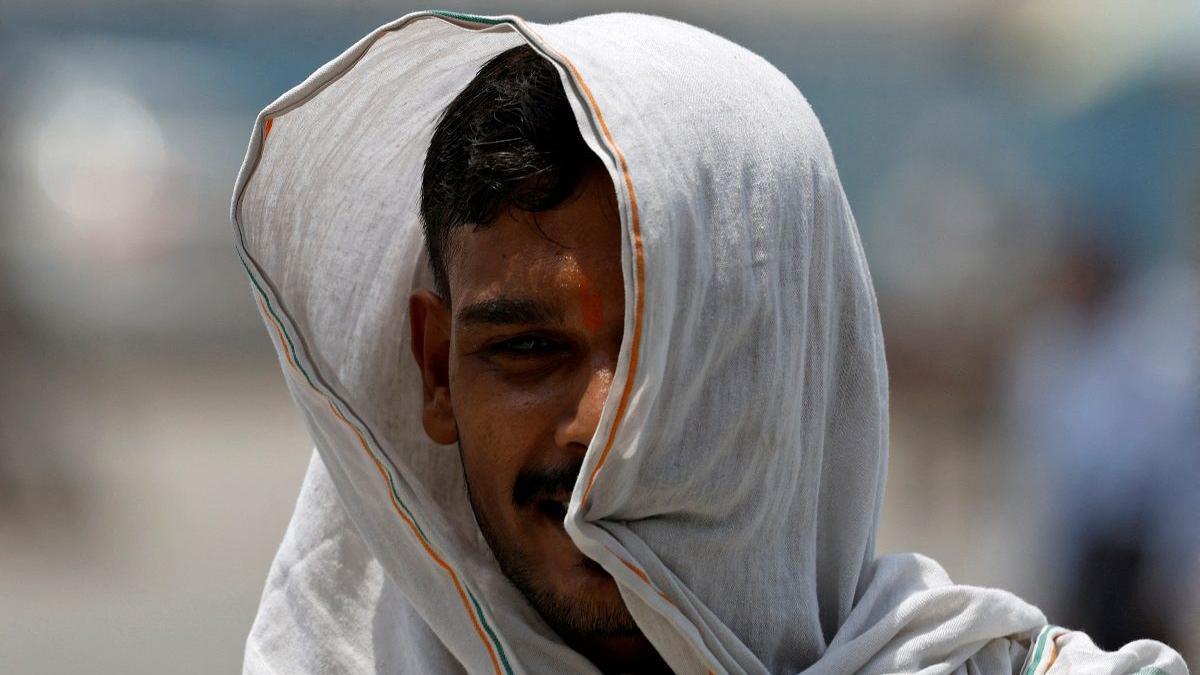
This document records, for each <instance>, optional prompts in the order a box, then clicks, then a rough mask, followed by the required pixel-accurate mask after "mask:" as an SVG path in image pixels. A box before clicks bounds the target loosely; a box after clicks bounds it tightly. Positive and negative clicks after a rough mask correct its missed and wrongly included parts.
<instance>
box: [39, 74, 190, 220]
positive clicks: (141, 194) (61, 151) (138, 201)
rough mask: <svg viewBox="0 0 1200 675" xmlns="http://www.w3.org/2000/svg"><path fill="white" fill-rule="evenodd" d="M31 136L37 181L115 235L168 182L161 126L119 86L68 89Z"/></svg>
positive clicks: (66, 207) (60, 202) (68, 209)
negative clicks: (118, 87)
mask: <svg viewBox="0 0 1200 675" xmlns="http://www.w3.org/2000/svg"><path fill="white" fill-rule="evenodd" d="M32 136H33V137H32V139H31V140H32V144H31V146H32V148H31V149H32V152H33V157H32V159H33V165H34V170H35V175H36V177H37V182H38V184H39V185H40V187H41V188H42V190H43V191H44V192H45V193H46V196H47V197H48V198H49V199H50V201H51V203H52V204H54V205H55V206H56V207H58V208H59V209H61V210H62V211H63V212H65V213H66V214H67V215H69V216H70V217H71V219H72V220H73V221H75V222H76V224H77V225H78V226H82V227H97V226H99V227H101V228H102V229H106V230H107V229H109V228H108V227H105V224H108V225H110V226H111V227H112V228H113V229H112V231H111V232H109V234H113V235H119V234H120V233H121V229H122V228H121V225H120V223H122V222H131V221H135V220H137V218H136V216H137V215H138V214H139V212H140V211H141V210H142V209H143V208H144V207H146V205H147V204H148V203H149V202H150V200H151V199H152V198H153V196H154V193H155V191H156V190H157V189H158V187H159V184H160V183H161V182H162V179H163V175H164V171H165V168H166V163H167V152H166V144H165V142H164V140H163V135H162V130H161V128H160V127H159V124H158V122H157V121H156V120H155V119H154V116H153V115H152V114H151V113H150V112H149V111H148V110H147V109H146V107H145V106H143V105H142V104H141V103H139V102H138V101H137V100H136V99H134V98H132V97H131V96H129V95H127V94H125V93H123V92H121V91H119V90H117V89H114V88H107V87H96V86H81V87H78V88H73V89H70V90H68V91H67V92H65V93H64V95H63V96H61V98H59V99H58V100H57V101H55V102H54V103H52V104H51V106H50V108H49V110H48V111H47V113H46V115H45V117H44V118H43V119H42V120H41V122H40V123H37V124H36V126H35V128H34V130H33V134H32ZM76 234H84V233H82V232H80V233H76ZM86 238H90V237H85V239H86Z"/></svg>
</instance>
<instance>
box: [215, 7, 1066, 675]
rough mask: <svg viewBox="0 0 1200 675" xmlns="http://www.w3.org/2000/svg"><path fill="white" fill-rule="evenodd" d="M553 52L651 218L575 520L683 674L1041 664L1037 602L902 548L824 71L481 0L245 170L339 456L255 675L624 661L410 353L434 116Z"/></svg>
mask: <svg viewBox="0 0 1200 675" xmlns="http://www.w3.org/2000/svg"><path fill="white" fill-rule="evenodd" d="M525 42H528V43H529V44H530V45H532V46H533V48H534V49H535V50H536V51H537V52H539V53H540V54H542V55H544V56H545V57H546V58H547V59H549V60H550V61H551V62H552V63H553V64H554V65H555V67H556V68H557V69H558V71H559V72H560V74H561V77H562V83H563V86H564V88H565V90H566V93H567V96H568V98H569V100H570V102H571V106H572V109H573V110H574V113H575V116H576V120H577V122H578V126H579V130H580V132H581V134H582V135H583V138H584V139H585V142H586V143H587V144H588V145H589V147H590V148H591V149H592V150H593V151H594V152H595V153H596V155H597V156H598V157H599V159H600V161H601V162H602V163H603V165H604V167H605V168H606V169H607V172H608V174H609V176H610V177H611V179H612V183H613V187H614V189H615V191H616V196H617V202H618V205H619V211H620V220H621V226H622V229H623V234H624V236H623V238H622V239H623V241H622V255H621V261H622V267H623V274H624V283H625V289H626V293H625V303H626V306H625V326H624V338H623V342H622V346H621V352H620V359H619V363H618V368H617V371H616V375H615V379H614V382H613V384H612V388H611V390H610V393H609V395H608V399H607V401H606V404H605V407H604V411H603V414H602V416H601V420H600V423H599V426H598V428H597V431H596V433H595V436H594V438H593V439H592V442H591V444H590V446H589V447H588V450H587V454H586V458H585V460H584V463H583V468H582V470H581V473H580V475H579V479H578V482H577V483H576V485H575V488H574V492H573V495H572V498H571V502H570V506H569V510H568V513H567V516H566V529H567V532H568V533H569V535H570V537H571V539H572V540H573V541H574V542H575V544H576V545H577V546H578V547H579V548H580V549H581V550H582V551H583V552H584V553H585V554H586V555H587V556H589V557H590V558H592V559H594V560H595V561H597V562H598V563H599V564H600V565H601V566H602V567H603V568H604V569H605V570H607V571H608V572H609V573H610V574H611V575H612V576H613V577H614V578H615V580H616V582H617V584H618V587H619V589H620V593H621V596H622V598H623V599H624V600H625V603H626V604H627V606H628V607H629V610H630V612H631V613H632V615H633V617H634V618H635V619H636V621H637V622H638V624H639V626H640V627H641V628H642V630H643V632H644V633H645V634H646V636H647V637H648V638H649V639H650V641H651V642H652V643H653V644H654V646H655V647H656V648H657V649H658V651H659V652H660V653H661V654H662V656H663V657H664V659H665V660H666V661H667V663H668V664H669V665H670V666H671V667H672V669H674V670H675V671H676V672H681V673H705V672H711V673H726V672H731V673H732V672H738V673H741V672H744V673H768V672H770V673H792V672H800V671H805V672H811V673H850V672H860V673H885V672H914V671H918V670H920V671H922V672H930V673H934V672H972V673H1000V672H1003V673H1011V672H1012V670H1013V664H1014V659H1016V661H1015V662H1016V663H1019V662H1020V659H1022V658H1023V657H1024V655H1025V652H1026V645H1028V644H1029V641H1030V639H1031V638H1032V637H1033V636H1034V635H1036V633H1037V630H1038V629H1039V628H1041V627H1042V626H1043V625H1044V624H1045V623H1046V621H1045V618H1044V617H1043V616H1042V614H1041V613H1040V612H1039V611H1038V610H1037V609H1035V608H1034V607H1032V606H1030V605H1028V604H1025V603H1024V602H1022V601H1021V600H1019V599H1017V598H1016V597H1014V596H1012V595H1010V594H1008V593H1005V592H1003V591H997V590H988V589H980V588H971V587H965V586H955V585H952V584H950V582H949V580H948V579H947V577H946V575H945V574H944V572H943V571H942V570H941V568H940V567H938V566H937V565H936V563H934V562H932V561H931V560H928V559H926V558H923V557H920V556H916V555H900V556H888V557H883V558H878V559H877V558H876V557H875V553H874V541H875V530H876V526H877V522H878V518H879V510H880V504H881V500H882V494H883V484H884V474H885V464H886V457H887V437H888V417H887V409H888V406H887V378H886V369H885V364H884V355H883V354H884V353H883V342H882V336H881V333H880V325H879V314H878V310H877V307H876V301H875V295H874V291H873V290H872V286H871V280H870V276H869V273H868V270H867V265H866V261H865V258H864V256H863V251H862V246H861V244H860V242H859V237H858V232H857V230H856V227H855V224H854V219H853V217H852V215H851V213H850V208H849V206H848V204H847V202H846V197H845V195H844V193H843V191H842V188H841V185H840V182H839V180H838V175H837V170H836V168H835V166H834V161H833V157H832V154H831V153H830V149H829V147H828V144H827V142H826V139H825V135H824V132H823V131H822V130H821V127H820V124H819V123H818V122H817V119H816V117H815V116H814V114H813V112H812V110H811V109H810V107H809V105H808V103H807V102H806V101H805V99H804V98H803V96H801V94H800V92H799V91H797V89H796V88H795V86H793V84H792V83H791V82H790V81H789V80H788V79H787V77H785V76H784V75H783V74H781V73H780V72H779V71H778V70H776V69H775V68H774V67H772V66H771V65H770V64H768V63H767V62H766V61H764V60H763V59H761V58H760V57H758V56H756V55H755V54H752V53H751V52H749V51H747V50H745V49H743V48H741V47H739V46H737V45H735V44H732V43H730V42H728V41H726V40H724V39H722V38H720V37H717V36H715V35H713V34H710V33H708V32H705V31H703V30H700V29H697V28H695V27H692V26H688V25H686V24H682V23H678V22H675V21H670V20H666V19H662V18H657V17H650V16H642V15H632V14H611V15H602V16H594V17H587V18H582V19H578V20H574V21H570V22H566V23H561V24H554V25H538V24H533V23H529V22H525V21H523V20H521V19H519V18H517V17H512V16H504V17H475V16H467V15H461V14H455V13H450V12H421V13H416V14H410V15H408V16H406V17H404V18H402V19H399V20H397V21H395V22H393V23H390V24H387V25H385V26H383V27H381V28H379V29H377V30H376V31H374V32H372V33H371V34H370V35H368V36H366V37H365V38H363V39H362V40H361V41H359V42H358V43H357V44H355V45H354V46H353V47H351V48H350V49H349V50H347V51H346V52H345V53H344V54H342V55H341V56H339V57H338V58H337V59H335V60H333V61H332V62H330V63H329V64H327V65H326V66H324V67H323V68H321V69H320V70H318V71H317V72H316V73H314V74H313V75H312V76H311V77H310V78H309V79H308V80H306V81H305V82H304V83H302V84H301V85H299V86H298V87H296V88H294V89H293V90H291V91H289V92H288V93H286V94H285V95H284V96H282V97H281V98H280V99H279V100H277V101H275V102H274V103H272V104H271V105H270V106H268V107H267V108H266V109H265V110H264V111H263V112H262V113H261V114H260V116H259V118H258V121H257V124H256V126H255V130H254V133H253V135H252V137H251V142H250V148H249V152H248V154H247V158H246V161H245V164H244V165H243V167H242V171H241V174H240V175H239V177H238V183H237V188H236V190H235V194H234V200H233V208H232V216H233V221H234V224H235V228H236V231H237V235H238V244H237V245H238V250H239V253H240V255H241V256H242V259H243V261H244V262H245V265H246V268H247V272H248V274H249V275H250V279H251V281H252V283H253V292H254V296H255V299H256V302H257V303H258V306H259V308H260V309H261V312H262V315H263V318H264V320H265V321H266V323H267V326H268V329H269V332H270V333H271V336H272V339H273V340H274V343H275V346H276V348H277V350H278V355H279V359H280V363H281V365H282V368H283V371H284V374H285V377H286V379H287V383H288V386H289V388H290V390H291V392H292V394H293V396H294V397H295V399H296V402H297V403H298V405H299V407H300V408H301V409H302V411H303V413H304V417H305V420H306V422H307V425H308V427H309V430H310V432H311V435H312V438H313V440H314V443H315V446H316V453H315V455H314V457H313V459H312V464H311V467H310V470H309V473H308V475H307V478H306V480H305V484H304V487H303V490H302V493H301V496H300V500H299V504H298V505H297V508H296V514H295V516H294V518H293V521H292V524H291V526H290V528H289V530H288V533H287V535H286V538H285V540H284V542H283V545H282V547H281V549H280V552H279V555H278V557H277V559H276V561H275V564H274V566H273V567H272V570H271V574H270V578H269V580H268V583H267V588H266V591H265V593H264V596H263V599H262V605H261V608H260V611H259V615H258V618H257V620H256V622H255V625H254V628H253V630H252V633H251V636H250V639H249V641H248V644H247V649H246V671H247V672H251V673H260V672H261V673H334V672H369V671H372V670H373V671H376V672H421V673H427V672H428V673H448V672H463V671H464V670H465V671H467V672H471V673H546V672H594V668H593V666H592V665H591V664H590V663H589V662H587V661H586V660H584V659H583V658H582V657H581V656H580V655H578V654H577V653H575V652H574V651H572V650H571V649H569V648H567V647H566V646H565V645H564V644H563V642H562V641H561V640H560V639H559V638H558V637H557V636H556V635H555V634H554V632H553V631H552V630H551V629H550V628H549V627H548V626H547V625H546V624H545V623H544V622H543V621H542V620H541V618H540V617H539V616H538V615H537V614H536V612H535V611H534V610H533V609H532V608H531V607H530V606H529V604H528V603H527V602H526V601H525V599H524V597H523V596H522V595H521V594H520V593H519V592H518V591H517V590H516V588H515V587H514V586H513V585H512V584H511V583H510V582H509V581H508V579H507V578H506V577H504V576H503V574H501V572H500V570H499V568H498V566H497V564H496V562H495V560H494V558H493V557H492V554H491V551H490V550H489V548H488V547H487V544H486V543H485V542H484V540H483V537H482V536H481V534H480V532H479V528H478V526H477V525H476V523H475V520H474V517H473V515H472V512H471V509H470V506H469V502H468V497H467V493H466V488H465V485H464V480H463V471H462V467H461V464H460V460H459V456H458V453H457V452H455V451H453V450H450V451H447V449H446V448H445V447H440V446H436V445H434V444H433V443H432V442H431V441H430V440H429V439H428V438H427V437H426V435H425V433H424V431H423V429H422V426H421V420H420V401H421V382H420V374H419V372H418V369H417V367H416V366H415V364H414V363H413V362H412V359H411V357H410V356H409V339H408V334H409V333H408V327H407V316H406V311H407V299H408V296H409V293H410V292H411V291H412V290H413V289H416V288H422V287H424V288H430V287H432V275H431V273H430V271H429V269H428V266H427V264H426V261H425V259H424V252H423V242H422V231H421V225H420V220H419V215H418V206H419V195H420V187H421V169H422V163H423V160H424V155H425V151H426V148H427V146H428V144H429V141H430V138H431V136H432V133H433V129H434V125H435V123H436V120H437V117H438V115H439V114H440V113H441V111H442V110H443V109H444V108H445V107H446V105H447V104H448V103H449V102H450V100H451V99H452V98H453V97H454V96H455V95H456V94H457V92H458V91H460V90H461V89H462V87H463V86H465V85H466V83H467V82H468V81H470V79H471V78H472V76H473V75H474V74H475V72H476V71H477V70H478V68H479V67H480V66H481V65H482V64H483V63H484V62H486V61H487V60H488V59H489V58H490V57H492V56H494V55H496V54H497V53H499V52H501V51H503V50H505V49H507V48H509V47H513V46H515V45H519V44H522V43H525Z"/></svg>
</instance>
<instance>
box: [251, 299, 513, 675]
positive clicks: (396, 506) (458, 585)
mask: <svg viewBox="0 0 1200 675" xmlns="http://www.w3.org/2000/svg"><path fill="white" fill-rule="evenodd" d="M258 306H259V308H260V309H261V310H262V312H263V316H265V317H267V318H268V320H269V321H270V323H271V327H272V328H274V329H275V334H276V335H277V336H278V337H279V347H280V349H282V350H283V354H284V356H285V357H286V358H287V362H288V364H289V365H291V366H292V368H295V369H296V370H297V371H298V370H299V367H298V366H297V365H296V362H295V361H293V360H292V356H291V354H290V353H289V352H288V350H287V341H286V340H285V339H284V337H283V327H282V326H280V325H279V323H278V321H276V319H275V317H274V315H272V314H271V313H270V312H269V311H267V307H266V305H265V304H264V303H263V301H262V299H261V298H259V299H258ZM305 383H306V384H307V379H306V380H305ZM309 388H311V389H312V390H313V391H314V392H316V394H317V395H318V396H320V397H321V398H324V399H325V403H326V404H328V405H329V410H330V411H331V412H332V413H333V414H334V416H335V417H337V418H338V419H339V420H341V421H342V424H344V425H346V427H347V428H349V429H350V431H352V432H353V433H354V435H355V437H357V438H358V443H359V445H361V446H362V449H363V451H364V452H366V453H367V457H369V458H370V459H371V462H372V463H374V464H375V468H376V469H377V470H378V471H379V474H380V475H381V476H382V477H383V479H384V482H386V483H388V484H389V485H390V484H391V480H390V478H389V477H388V473H387V469H385V468H384V466H383V463H382V462H380V461H379V458H378V457H376V456H375V453H373V452H371V447H370V445H368V444H367V439H366V438H365V437H363V435H362V432H361V431H359V430H358V427H356V426H354V425H353V424H351V423H350V420H347V419H346V418H345V416H343V415H342V413H341V411H340V410H338V409H337V407H336V406H334V405H333V401H331V400H330V399H329V397H327V396H325V395H324V394H322V393H321V392H320V391H318V390H317V389H316V388H314V387H312V385H309ZM388 497H389V499H390V500H391V502H392V509H393V510H394V511H395V512H396V514H397V515H399V516H400V519H401V520H403V521H404V524H405V525H407V526H408V529H409V530H410V531H411V532H412V533H413V536H415V537H416V538H417V541H418V542H420V543H421V547H422V548H424V549H425V553H427V554H428V555H429V557H430V558H432V559H433V561H434V562H435V563H437V564H438V566H439V567H441V568H442V569H443V570H445V571H446V574H448V575H449V576H450V580H451V581H452V582H453V583H454V590H456V591H458V597H459V599H460V600H461V601H462V604H463V607H464V608H465V609H466V610H467V616H469V617H471V625H472V626H473V627H474V628H475V633H476V634H477V635H479V639H480V640H481V641H482V642H483V646H484V647H486V648H487V651H488V657H490V658H491V660H492V668H493V669H494V670H495V671H496V673H497V675H500V674H501V673H503V671H502V670H501V669H500V661H499V659H497V657H496V650H495V649H493V648H492V644H491V642H489V641H488V639H487V636H486V635H484V633H483V627H482V626H480V625H479V619H478V618H477V617H476V616H475V612H474V611H473V610H472V609H471V601H470V600H469V599H468V598H467V592H466V590H465V589H464V588H463V586H462V582H461V581H459V578H458V574H457V573H456V572H455V571H454V568H452V567H451V566H450V564H449V563H447V562H446V561H445V560H444V559H443V558H442V557H441V556H440V555H438V553H437V551H435V550H434V549H433V546H432V545H430V543H429V541H428V540H427V539H426V538H425V536H424V535H423V534H422V533H421V530H420V529H419V528H418V527H417V524H416V523H415V522H413V520H412V519H411V518H409V516H408V514H407V513H405V512H404V508H403V507H402V506H400V502H399V501H398V500H397V499H396V495H395V493H394V492H393V491H392V490H391V489H390V487H389V489H388Z"/></svg>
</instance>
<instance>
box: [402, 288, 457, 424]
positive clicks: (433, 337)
mask: <svg viewBox="0 0 1200 675" xmlns="http://www.w3.org/2000/svg"><path fill="white" fill-rule="evenodd" d="M408 325H409V328H410V329H411V331H412V354H413V358H414V359H416V362H417V368H419V369H420V370H421V391H422V404H421V405H422V408H421V410H422V415H421V422H422V424H423V425H424V426H425V433H426V434H427V435H428V436H429V438H430V440H432V441H433V442H434V443H439V444H441V445H449V444H451V443H454V442H456V441H458V425H457V424H456V423H455V420H454V406H453V404H452V403H451V401H450V309H449V308H448V307H446V304H445V303H444V302H442V299H441V297H439V296H438V295H437V294H436V293H434V292H432V291H429V290H426V289H421V290H418V291H416V292H415V293H413V294H412V295H411V296H410V297H409V298H408Z"/></svg>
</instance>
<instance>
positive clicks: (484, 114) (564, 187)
mask: <svg viewBox="0 0 1200 675" xmlns="http://www.w3.org/2000/svg"><path fill="white" fill-rule="evenodd" d="M592 163H598V160H597V158H596V156H595V155H594V154H593V153H592V152H591V150H590V149H588V147H587V145H586V144H585V143H584V142H583V138H582V137H581V136H580V135H579V129H578V128H577V127H576V123H575V114H574V113H573V112H572V111H571V104H570V103H569V102H568V101H567V96H566V93H565V92H564V91H563V88H562V83H561V81H560V80H559V76H558V71H556V70H555V69H554V66H553V65H551V63H550V62H549V61H548V60H546V59H545V58H544V57H542V56H541V55H539V54H538V53H537V52H535V51H534V50H533V49H532V48H531V47H530V46H529V45H521V46H519V47H513V48H512V49H508V50H506V51H503V52H501V53H500V54H498V55H496V56H495V57H493V58H492V59H491V60H489V61H488V62H487V63H485V64H484V65H483V67H482V68H480V69H479V72H478V73H476V75H475V77H474V78H473V79H472V80H471V82H470V83H469V84H467V86H466V87H465V88H464V89H463V90H462V91H461V92H459V94H458V96H456V97H454V100H453V101H451V102H450V105H448V106H446V109H445V111H443V112H442V116H441V118H440V119H439V120H438V124H437V128H436V129H435V130H434V133H433V139H432V140H431V141H430V143H429V150H428V152H427V154H426V155H425V168H424V173H423V174H422V177H421V220H422V222H423V225H424V228H425V246H426V251H427V253H428V254H429V264H430V267H432V269H433V277H434V283H435V285H436V290H437V291H438V293H439V294H440V295H441V296H442V298H443V299H445V300H446V301H447V302H449V301H450V284H449V279H448V275H447V273H446V257H447V244H448V241H449V238H450V231H451V230H452V229H453V228H455V227H461V226H463V225H468V224H469V225H472V226H474V227H475V228H476V229H479V228H484V227H487V226H489V225H491V224H492V223H493V222H494V221H495V220H496V218H497V217H499V216H500V215H501V213H502V210H503V209H508V208H515V209H518V210H521V211H531V212H537V211H545V210H548V209H553V208H555V207H556V206H558V205H560V204H561V203H562V202H563V201H565V200H566V199H567V197H569V196H570V195H571V194H573V193H574V191H575V189H576V188H577V187H578V184H579V182H580V180H581V178H582V177H583V175H584V173H585V171H586V170H587V169H588V167H589V165H591V164H592Z"/></svg>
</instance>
